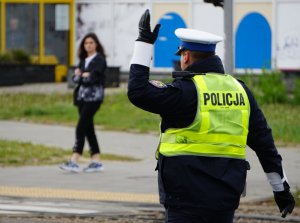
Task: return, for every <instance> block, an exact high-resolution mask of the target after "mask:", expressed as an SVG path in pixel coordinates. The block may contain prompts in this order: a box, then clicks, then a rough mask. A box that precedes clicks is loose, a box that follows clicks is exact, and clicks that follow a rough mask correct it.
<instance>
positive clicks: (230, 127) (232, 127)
mask: <svg viewBox="0 0 300 223" xmlns="http://www.w3.org/2000/svg"><path fill="white" fill-rule="evenodd" d="M159 28H160V25H159V24H157V25H156V26H155V28H154V30H153V31H151V28H150V14H149V11H148V10H146V11H145V13H144V14H143V15H142V17H141V19H140V22H139V36H138V39H137V40H136V42H135V46H134V53H133V57H132V61H131V67H130V78H129V84H128V98H129V100H130V101H131V102H132V103H133V104H134V105H135V106H137V107H139V108H141V109H143V110H146V111H149V112H152V113H156V114H159V115H160V116H161V118H162V120H161V126H160V129H161V136H160V143H159V146H158V150H157V154H156V155H157V159H158V165H157V169H158V184H159V195H160V202H161V203H162V204H163V205H164V206H165V208H166V222H172V223H173V222H176V223H179V222H180V223H190V222H197V223H199V222H209V223H231V222H233V216H234V211H235V209H237V208H238V206H239V201H240V196H241V194H242V192H243V189H244V187H245V180H246V175H247V169H249V164H248V162H247V161H246V157H245V147H246V145H248V146H249V147H250V148H252V149H253V150H254V151H255V152H256V154H257V156H258V159H259V161H260V163H261V165H262V167H263V170H264V172H265V173H266V176H267V178H268V180H269V182H270V184H271V186H272V189H273V192H274V198H275V201H276V203H277V205H278V207H279V210H280V212H281V213H282V217H285V216H286V215H287V213H291V212H292V211H293V208H294V205H295V201H294V198H293V196H292V194H291V193H290V187H289V184H288V181H287V178H286V176H285V173H284V170H283V167H282V159H281V156H280V155H279V154H278V151H277V149H276V147H275V145H274V140H273V137H272V132H271V129H270V128H269V126H268V124H267V122H266V119H265V117H264V115H263V113H262V111H261V110H260V108H259V106H258V105H257V102H256V101H255V99H254V97H253V95H252V93H251V92H250V90H249V89H248V88H247V86H246V85H245V84H244V83H243V82H241V81H238V80H236V79H234V78H233V77H232V76H231V75H227V74H224V68H223V65H222V62H221V60H220V58H219V57H218V56H217V55H215V47H216V44H217V43H218V42H220V41H221V40H222V38H221V37H219V36H216V35H213V34H210V33H206V32H201V31H197V30H192V29H177V30H176V31H175V35H176V36H177V37H178V38H180V39H181V41H182V44H181V46H180V48H179V50H178V52H177V55H181V60H180V63H181V68H182V70H183V71H184V72H181V73H177V74H176V73H175V76H176V78H175V80H174V81H173V82H172V83H171V84H164V83H162V82H159V81H153V80H149V67H150V63H151V57H152V51H153V44H154V42H155V40H156V39H157V36H158V32H159Z"/></svg>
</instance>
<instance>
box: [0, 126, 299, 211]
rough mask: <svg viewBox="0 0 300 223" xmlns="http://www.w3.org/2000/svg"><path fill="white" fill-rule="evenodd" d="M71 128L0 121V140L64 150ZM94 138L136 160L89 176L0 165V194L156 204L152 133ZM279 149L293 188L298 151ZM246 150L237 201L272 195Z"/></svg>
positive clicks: (106, 163) (103, 146)
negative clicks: (242, 191)
mask: <svg viewBox="0 0 300 223" xmlns="http://www.w3.org/2000/svg"><path fill="white" fill-rule="evenodd" d="M74 131H75V130H74V128H73V127H65V126H55V125H41V124H32V123H23V122H15V121H0V139H8V140H19V141H24V142H31V143H34V144H44V145H50V146H58V147H61V148H63V149H67V150H70V152H71V147H72V145H73V142H74V134H75V133H74ZM97 137H98V139H99V143H100V146H101V151H102V152H103V153H110V154H118V155H127V156H133V157H136V158H140V159H142V160H141V161H137V162H117V161H104V166H105V170H104V172H100V173H89V174H87V173H79V174H71V173H65V172H62V171H61V170H60V169H59V168H58V166H56V165H55V166H39V167H36V166H28V167H9V168H8V167H6V168H0V197H1V196H16V197H23V198H24V197H28V198H39V197H40V198H46V199H47V198H56V199H69V198H70V199H77V200H80V199H81V200H98V201H113V202H118V201H122V202H123V201H124V202H141V203H152V204H158V196H157V182H156V172H155V171H154V169H155V165H156V161H155V158H154V154H155V149H156V146H157V143H158V136H157V135H151V134H132V133H126V132H112V131H102V130H101V131H97ZM279 152H280V153H281V155H282V157H283V160H284V167H285V170H286V173H287V176H288V179H289V183H290V185H291V186H292V188H294V189H295V188H296V187H298V188H299V187H300V171H299V170H300V150H299V149H294V148H279ZM247 153H248V160H249V161H250V163H251V170H250V171H249V172H248V180H247V181H248V184H247V185H248V187H247V197H246V198H242V202H243V201H252V200H256V199H262V198H265V197H271V196H273V193H272V190H271V187H270V186H269V184H268V182H267V180H266V177H265V174H264V173H263V170H262V168H261V166H260V164H259V162H258V159H257V157H256V156H255V154H254V153H253V151H252V150H250V149H247ZM75 194H76V195H75ZM0 203H1V202H0ZM0 209H1V208H0Z"/></svg>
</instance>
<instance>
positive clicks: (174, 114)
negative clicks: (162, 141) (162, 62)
mask: <svg viewBox="0 0 300 223" xmlns="http://www.w3.org/2000/svg"><path fill="white" fill-rule="evenodd" d="M186 70H188V71H192V72H198V73H208V72H213V73H224V68H223V65H222V62H221V60H220V58H219V57H218V56H212V57H209V58H206V59H203V60H201V61H198V62H196V63H194V64H192V65H190V66H189V67H188V68H187V69H186ZM240 83H241V84H242V85H243V87H244V88H245V91H246V93H247V95H248V98H249V102H250V107H251V111H250V120H249V134H248V138H247V145H248V146H249V147H250V148H252V149H253V150H254V151H255V152H256V154H257V156H258V158H259V161H260V163H261V165H262V167H263V170H264V172H266V173H269V172H277V173H279V174H280V176H281V177H283V173H282V166H281V156H280V155H279V154H278V152H277V149H276V147H275V145H274V141H273V137H272V132H271V129H270V128H269V127H268V124H267V122H266V119H265V117H264V115H263V113H262V111H261V110H260V108H259V106H258V105H257V103H256V101H255V99H254V97H253V95H252V93H251V92H250V90H249V89H248V88H247V87H246V86H245V84H244V83H243V82H241V81H240ZM200 90H201V89H200ZM128 98H129V100H130V101H131V102H132V103H133V104H134V105H136V106H137V107H139V108H141V109H143V110H146V111H149V112H152V113H156V114H159V115H160V116H161V118H162V122H161V131H162V132H164V131H165V130H166V129H168V128H183V127H187V126H188V125H189V124H191V123H192V122H193V120H194V118H195V115H196V111H197V90H196V86H195V85H194V83H193V81H192V80H191V79H189V78H177V79H175V80H174V81H173V82H172V83H171V84H166V85H160V86H159V85H155V84H152V83H151V82H149V68H148V67H146V66H143V65H137V64H132V65H131V67H130V78H129V84H128ZM157 168H158V184H159V195H160V202H161V203H162V204H164V205H165V206H172V207H185V208H192V209H194V208H195V209H197V208H205V209H212V210H234V209H236V208H237V207H238V205H239V200H240V196H241V193H242V191H243V189H244V186H245V180H246V175H247V168H248V163H247V162H246V161H244V160H240V159H232V158H216V157H203V156H173V157H166V156H163V155H161V154H160V155H159V159H158V166H157ZM270 188H271V187H270Z"/></svg>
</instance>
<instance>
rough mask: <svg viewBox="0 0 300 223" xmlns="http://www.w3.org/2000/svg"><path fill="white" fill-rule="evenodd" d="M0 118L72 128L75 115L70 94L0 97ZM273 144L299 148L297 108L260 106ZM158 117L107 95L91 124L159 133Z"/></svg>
mask: <svg viewBox="0 0 300 223" xmlns="http://www.w3.org/2000/svg"><path fill="white" fill-rule="evenodd" d="M0 104H1V106H0V119H7V120H23V121H30V122H39V123H53V124H62V125H72V126H75V125H76V122H77V119H78V114H77V110H76V107H74V106H73V104H72V95H71V94H53V95H44V94H29V93H19V94H8V93H5V94H0ZM261 108H262V110H263V112H264V114H265V116H266V118H267V120H268V123H269V125H270V126H271V128H272V130H273V135H274V138H275V141H276V143H279V144H280V145H287V144H289V145H296V144H297V145H300V119H299V118H298V115H299V113H300V105H290V104H265V105H262V106H261ZM159 122H160V117H159V116H158V115H155V114H151V113H149V112H145V111H143V110H141V109H139V108H136V107H135V106H134V105H132V104H131V103H130V102H129V100H128V98H127V95H126V93H125V91H124V92H123V93H118V94H114V95H107V96H106V98H105V101H104V103H103V104H102V105H101V108H100V111H99V112H97V114H96V116H95V124H96V125H97V126H98V127H101V128H102V129H107V130H120V131H130V132H157V133H158V131H159V127H158V126H159Z"/></svg>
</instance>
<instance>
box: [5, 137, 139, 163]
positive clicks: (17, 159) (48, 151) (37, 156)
mask: <svg viewBox="0 0 300 223" xmlns="http://www.w3.org/2000/svg"><path fill="white" fill-rule="evenodd" d="M70 156H71V150H69V151H67V150H63V149H62V148H58V147H49V146H44V145H34V144H31V143H25V142H18V141H9V140H0V167H8V166H28V165H31V166H36V165H51V164H59V163H63V162H65V161H66V160H68V159H70ZM88 159H89V155H88V153H87V152H86V153H85V154H84V157H83V159H82V160H83V161H84V160H88ZM101 159H102V160H110V161H138V159H135V158H132V157H128V156H119V155H113V154H101Z"/></svg>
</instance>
